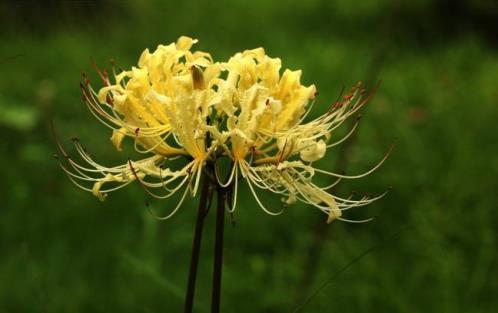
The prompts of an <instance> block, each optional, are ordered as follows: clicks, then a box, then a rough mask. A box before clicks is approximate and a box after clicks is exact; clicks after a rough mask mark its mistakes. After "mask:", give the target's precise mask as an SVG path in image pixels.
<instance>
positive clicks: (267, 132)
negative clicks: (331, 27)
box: [60, 37, 387, 222]
mask: <svg viewBox="0 0 498 313" xmlns="http://www.w3.org/2000/svg"><path fill="white" fill-rule="evenodd" d="M196 42H197V40H193V39H191V38H188V37H181V38H179V39H178V41H177V42H176V43H172V44H170V45H167V46H164V45H159V46H158V47H157V49H156V50H155V51H154V52H152V53H151V52H150V51H149V50H148V49H146V50H145V51H144V52H143V53H142V55H141V56H140V59H139V61H138V66H137V67H132V68H131V70H128V71H121V72H120V73H116V72H115V71H114V73H113V74H114V75H113V79H112V80H111V78H110V77H109V75H108V74H107V72H105V71H104V72H101V71H100V70H99V71H98V72H99V74H100V76H101V78H102V80H103V83H104V86H103V87H102V88H100V89H99V90H98V91H96V90H94V89H93V88H92V86H91V84H90V83H89V81H88V80H87V79H85V81H84V82H83V83H82V84H81V90H82V93H83V98H84V101H85V103H86V104H87V105H88V108H89V109H90V111H91V112H92V113H93V114H94V115H95V117H96V118H97V119H99V120H100V121H101V122H102V123H103V124H105V125H106V126H108V127H109V128H111V129H112V136H111V141H112V143H113V144H114V146H115V147H116V149H117V150H121V145H122V142H123V140H124V139H125V138H130V139H131V140H132V141H133V142H134V145H135V149H136V151H138V152H139V153H142V154H144V155H146V157H145V158H143V159H140V160H136V161H132V160H128V161H127V162H126V163H125V164H123V165H120V166H115V167H105V166H102V165H100V164H98V163H97V162H95V161H94V160H93V159H92V158H91V156H90V155H89V154H88V152H87V151H86V150H85V149H84V148H83V147H82V145H81V144H80V142H79V141H78V140H75V141H74V143H75V146H76V149H77V151H78V153H79V154H80V155H81V157H82V159H83V161H84V162H85V164H80V163H78V162H75V161H74V160H73V159H72V158H70V157H69V156H68V154H67V153H66V152H65V150H64V149H63V147H62V145H60V148H61V151H62V154H63V155H64V157H65V160H66V161H67V162H66V164H63V162H61V165H62V167H63V169H64V170H65V171H66V173H67V174H68V176H69V178H70V179H71V180H72V181H73V182H75V183H76V184H77V185H78V186H80V187H81V188H83V189H85V190H88V191H91V192H92V193H93V194H94V195H95V196H97V197H99V198H100V199H101V200H103V199H104V198H105V196H106V195H107V194H108V193H109V192H111V191H114V190H117V189H119V188H122V187H124V186H126V185H128V184H129V183H131V182H133V181H138V182H139V183H140V184H141V185H142V186H143V187H144V189H145V190H146V191H147V192H148V193H149V194H150V195H152V196H154V197H156V198H160V199H163V198H168V197H170V196H172V195H173V194H175V193H176V192H177V191H180V190H182V189H183V191H182V192H183V194H182V196H181V200H180V201H179V203H178V205H177V207H176V208H175V209H174V210H173V211H172V212H171V213H170V214H168V215H167V216H165V217H164V218H169V217H170V216H172V215H173V214H174V213H175V212H176V211H177V210H178V208H179V207H180V206H181V204H182V202H183V200H184V199H185V198H186V196H187V194H189V193H190V195H191V196H195V195H196V193H197V191H198V187H199V181H200V179H201V176H202V175H203V173H206V175H207V176H208V177H210V178H211V179H212V180H213V183H215V184H216V185H217V186H218V187H220V188H230V190H232V193H233V197H231V198H233V200H232V203H231V205H230V208H229V209H230V210H231V211H233V210H235V207H236V200H237V190H238V185H239V180H240V179H244V180H245V181H246V182H247V184H248V186H249V189H250V190H251V192H252V193H253V195H254V197H255V199H256V201H257V203H258V204H259V205H260V207H261V208H262V209H263V210H264V211H265V212H267V213H269V214H272V215H275V214H280V213H281V211H273V210H269V209H267V208H266V206H265V205H264V204H263V203H262V201H261V200H260V198H259V197H258V191H257V188H259V189H264V190H268V191H271V192H274V193H277V194H280V195H281V196H282V200H283V202H284V203H285V205H288V204H292V203H294V202H296V201H297V200H300V201H302V202H305V203H308V204H310V205H312V206H315V207H317V208H319V209H320V210H321V211H323V212H324V213H326V214H327V216H328V222H331V221H333V220H335V219H340V220H345V221H350V220H348V219H345V218H343V217H342V212H343V211H345V210H348V209H350V208H353V207H357V206H363V205H366V204H369V203H371V202H372V201H375V200H376V199H378V198H379V197H381V196H382V195H380V196H377V197H371V196H368V197H367V196H365V197H363V198H360V199H351V198H341V197H338V196H336V195H333V194H331V193H329V192H327V190H328V189H330V187H331V186H332V185H335V184H336V183H338V182H339V180H341V179H354V178H360V177H363V176H366V175H368V174H369V173H371V172H372V171H374V170H375V169H376V168H378V167H379V166H380V165H381V164H382V162H383V161H384V160H385V158H384V159H383V160H382V161H381V162H379V164H377V165H376V166H375V167H374V168H373V169H372V170H370V171H368V172H366V173H364V174H361V175H356V176H347V175H343V174H340V173H334V172H330V171H327V170H323V169H319V168H316V167H314V165H313V162H315V161H317V160H319V159H321V158H323V157H324V156H325V154H326V151H327V149H328V148H331V147H333V146H336V145H338V144H340V143H341V142H343V141H344V140H345V139H347V137H349V136H350V135H351V134H352V132H353V131H354V130H355V129H356V126H357V123H356V124H355V125H354V127H353V128H352V130H351V131H350V132H349V133H348V134H347V135H346V136H345V137H344V138H341V139H339V140H336V141H335V142H331V140H332V137H333V136H332V135H333V134H335V132H334V131H335V130H336V129H337V128H338V127H339V126H340V125H341V124H342V123H343V122H344V121H345V120H346V119H348V118H349V117H351V116H353V115H356V113H357V112H358V110H359V109H360V108H361V107H362V106H363V105H364V104H365V103H366V101H367V100H368V97H364V94H365V90H364V89H363V88H362V86H361V84H359V85H358V86H356V87H354V88H353V89H352V90H351V92H350V93H349V94H347V95H346V96H344V97H343V98H342V99H341V101H339V102H337V103H335V104H334V105H333V106H332V107H331V108H330V110H328V111H327V112H326V113H325V114H324V115H322V116H320V117H318V118H316V119H312V120H310V121H306V117H307V114H308V113H309V112H310V109H311V108H312V104H313V102H314V99H315V97H316V95H317V91H316V88H315V86H314V85H311V86H304V85H302V84H301V82H300V79H301V71H291V70H288V69H286V70H284V71H283V72H282V71H281V61H280V59H278V58H271V57H269V56H267V55H266V54H265V51H264V50H263V48H257V49H253V50H246V51H243V52H241V53H237V54H235V55H234V56H232V57H231V58H230V59H229V60H228V61H226V62H214V61H213V59H212V57H211V56H210V55H209V54H208V53H206V52H201V51H195V52H192V51H191V48H192V45H193V44H195V43H196ZM386 157H387V155H386ZM176 158H184V159H185V160H186V162H185V164H184V166H183V167H181V168H180V169H175V170H173V169H172V168H170V167H169V166H168V164H169V162H170V160H172V159H176ZM222 158H227V159H229V160H230V164H231V167H230V169H229V171H228V177H227V178H226V179H222V178H220V174H219V173H220V170H219V169H218V167H219V160H220V159H222ZM315 175H328V176H331V177H334V178H335V179H336V181H335V182H334V183H333V184H332V185H331V186H324V187H319V186H318V185H316V184H315V183H314V182H313V178H314V176H315ZM85 184H88V185H85Z"/></svg>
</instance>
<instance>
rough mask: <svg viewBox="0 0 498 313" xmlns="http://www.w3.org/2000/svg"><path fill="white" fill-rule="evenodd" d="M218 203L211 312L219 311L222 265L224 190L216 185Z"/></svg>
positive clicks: (217, 312) (216, 312)
mask: <svg viewBox="0 0 498 313" xmlns="http://www.w3.org/2000/svg"><path fill="white" fill-rule="evenodd" d="M217 192H218V199H217V200H218V203H217V208H216V233H215V242H214V266H213V290H212V298H211V312H212V313H219V312H220V299H221V272H222V266H223V232H224V224H225V201H226V198H225V196H226V195H225V190H224V189H223V188H221V187H220V186H218V188H217Z"/></svg>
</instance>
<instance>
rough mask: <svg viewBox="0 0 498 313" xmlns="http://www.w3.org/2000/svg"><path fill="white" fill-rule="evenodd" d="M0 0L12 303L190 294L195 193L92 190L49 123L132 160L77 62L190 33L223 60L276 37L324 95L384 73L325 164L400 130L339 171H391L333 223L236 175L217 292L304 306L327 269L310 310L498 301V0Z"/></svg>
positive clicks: (201, 301) (8, 299)
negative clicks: (164, 217) (96, 114)
mask: <svg viewBox="0 0 498 313" xmlns="http://www.w3.org/2000/svg"><path fill="white" fill-rule="evenodd" d="M0 12H1V13H0V18H1V19H0V20H1V22H0V23H2V27H1V30H0V35H1V37H0V39H1V41H0V42H1V43H0V45H1V48H0V73H1V75H0V134H1V135H0V136H1V137H0V138H1V141H0V147H1V151H2V153H1V155H0V162H1V164H2V167H1V168H2V170H1V199H0V203H1V204H0V207H1V208H0V312H181V311H182V305H183V296H184V290H185V286H186V280H187V270H188V260H189V253H190V249H191V246H190V245H191V240H192V234H193V229H194V221H195V207H196V202H195V200H190V201H188V202H186V203H185V205H184V206H183V208H182V209H181V210H180V211H179V213H178V214H177V215H176V216H175V217H174V218H173V219H172V220H169V221H166V222H160V221H157V220H155V219H154V218H153V217H152V216H151V215H150V214H149V213H148V212H147V210H146V208H145V204H144V203H145V201H146V200H147V197H146V196H145V194H144V193H143V191H142V190H141V189H140V187H139V186H138V185H136V184H134V185H132V186H129V187H128V188H125V189H122V190H121V191H119V192H116V193H113V194H111V195H110V196H109V197H108V198H107V200H106V201H105V202H99V201H98V200H97V198H95V197H93V196H92V195H91V194H89V193H85V192H82V191H80V190H79V189H77V188H76V187H75V186H73V185H72V184H71V183H70V181H69V180H68V179H67V178H66V177H65V175H64V174H63V172H62V171H61V170H60V169H59V168H58V166H57V163H56V162H55V160H54V159H53V158H52V155H53V153H54V152H55V145H54V142H53V139H52V137H51V135H50V130H49V124H50V120H52V119H53V120H54V121H55V123H56V126H57V129H58V131H59V133H60V135H61V137H62V138H63V139H64V142H65V143H66V144H67V145H68V146H69V145H70V140H69V139H70V138H71V137H73V136H78V137H79V138H80V139H81V141H82V142H83V143H84V144H85V145H86V146H87V147H88V149H89V151H90V152H91V153H93V155H95V158H96V159H97V160H101V161H102V163H104V164H108V165H112V164H121V163H123V162H125V161H126V159H127V157H128V156H129V154H127V153H126V152H125V153H118V152H116V151H115V149H114V147H113V146H112V145H111V144H110V141H109V137H110V135H111V134H110V131H109V130H108V129H106V128H105V127H104V126H102V125H100V124H99V123H98V122H97V121H96V120H95V119H94V118H93V117H92V116H91V114H90V113H89V112H88V110H87V109H86V108H85V106H84V105H83V104H82V102H81V95H80V91H79V87H78V83H79V80H80V73H81V72H82V71H84V72H87V73H89V75H90V76H91V77H92V78H94V81H97V80H96V79H95V78H96V75H95V74H94V73H93V69H92V67H91V58H93V59H95V60H96V62H97V63H98V64H100V65H101V66H103V67H105V66H106V64H108V60H109V59H110V58H113V59H115V60H116V61H117V63H118V64H119V65H120V66H122V67H123V68H127V67H130V66H132V65H133V64H135V63H136V61H137V59H138V56H139V55H140V53H141V51H142V50H143V49H144V48H147V47H148V48H152V49H153V48H155V46H157V45H158V44H160V43H170V42H172V41H175V40H176V38H177V37H178V36H180V35H189V36H192V37H194V38H198V39H199V40H200V42H199V44H198V45H197V46H196V48H197V49H200V50H204V51H209V52H211V53H212V55H213V57H214V58H215V59H217V60H223V59H226V58H227V57H229V56H230V55H231V54H233V53H235V52H237V51H240V50H244V49H248V48H254V47H258V46H263V47H265V49H266V51H267V53H268V54H269V55H270V56H278V57H280V58H281V59H282V60H283V64H284V66H285V67H288V68H291V69H298V68H300V69H302V70H303V81H304V82H305V83H307V84H311V83H314V84H316V85H317V87H318V90H319V91H320V95H319V96H318V100H317V103H316V107H315V111H314V112H315V113H316V114H319V113H323V112H324V111H325V110H326V108H327V107H328V106H329V105H330V104H331V103H333V102H334V101H335V99H336V97H337V96H338V94H339V93H340V90H341V88H342V87H343V86H344V87H346V88H349V87H350V86H352V85H354V84H355V83H356V82H357V81H359V80H362V81H364V82H365V83H366V84H367V86H369V87H372V86H373V85H374V84H375V82H376V81H378V80H382V84H381V87H380V89H379V91H378V92H377V94H376V96H375V97H374V98H373V100H372V101H371V102H370V103H369V104H368V105H367V106H366V107H365V108H364V110H363V113H364V114H363V118H362V122H361V124H360V128H359V131H358V135H357V137H355V138H353V139H352V141H351V142H349V143H348V144H345V145H343V146H339V147H338V148H337V149H335V150H331V151H329V152H328V154H327V158H326V160H324V161H322V162H321V165H322V166H323V167H326V168H328V169H330V170H342V169H343V168H342V167H345V168H346V170H347V171H348V173H360V172H362V171H364V170H367V169H368V168H369V167H370V166H372V165H373V164H375V163H376V162H377V161H378V160H379V159H380V158H382V156H383V154H384V153H385V152H386V150H387V149H388V147H389V146H390V145H391V143H395V145H396V147H395V150H394V153H393V154H392V155H391V157H390V158H389V160H388V161H387V162H386V163H385V165H384V166H383V167H382V168H381V169H380V170H378V171H377V172H376V173H375V174H372V175H371V176H368V177H366V178H364V179H361V180H358V181H351V182H346V183H344V184H342V185H341V186H340V188H339V189H338V190H337V192H338V193H339V194H341V195H348V194H349V192H350V191H351V190H358V191H362V192H363V191H364V192H368V191H370V192H382V191H383V190H384V189H385V188H387V187H388V186H393V187H394V189H393V190H392V191H391V192H390V193H389V194H388V195H387V196H386V197H385V198H384V199H382V200H380V201H378V202H376V203H374V204H372V205H370V206H369V207H366V208H362V209H361V210H357V211H356V212H354V214H353V216H354V217H357V218H360V217H370V216H377V219H376V220H375V221H374V222H371V223H368V224H359V225H356V224H347V223H341V222H335V223H333V224H331V225H328V226H325V227H324V222H325V221H324V219H325V217H324V216H323V215H322V214H321V213H320V212H319V211H318V210H317V209H314V208H311V207H307V206H304V205H294V206H291V207H289V209H288V210H287V211H286V212H285V214H283V215H281V216H279V217H271V216H269V215H266V214H265V213H264V212H263V211H262V210H260V209H259V208H258V207H257V206H256V203H255V201H253V200H252V197H251V196H248V189H247V187H246V186H244V188H243V189H242V190H241V198H240V201H239V206H238V208H237V211H236V214H235V218H236V221H237V225H236V227H235V228H232V227H228V226H227V229H226V233H225V234H226V242H225V252H226V257H225V267H224V273H223V296H222V309H223V312H237V313H239V312H292V311H293V310H294V309H295V308H296V307H298V306H299V305H300V304H301V303H303V302H304V301H305V300H306V299H307V298H308V297H309V296H310V295H312V294H313V293H314V292H315V291H316V290H317V288H319V287H320V286H321V285H322V284H323V283H324V282H327V281H328V282H329V284H328V285H326V286H325V287H323V288H322V289H321V290H320V291H319V292H318V293H317V294H316V296H314V297H313V298H312V299H311V300H310V301H309V302H308V303H307V304H306V305H305V306H304V307H303V308H302V312H438V313H443V312H448V313H449V312H451V313H453V312H491V311H494V310H496V308H497V307H498V299H497V297H496V294H497V292H498V262H497V249H496V247H498V236H497V231H496V227H497V226H498V208H497V203H498V193H497V192H498V129H497V123H498V50H497V48H498V41H497V38H498V36H497V29H498V27H497V22H496V21H498V5H497V4H496V2H495V1H493V0H480V1H470V0H469V1H429V0H425V1H416V2H406V4H405V1H387V0H386V1H383V0H368V1H340V0H336V1H319V0H310V1H297V0H291V1H282V2H277V1H263V0H255V1H251V2H248V1H236V2H226V1H219V2H214V1H203V2H195V1H175V2H170V3H166V4H163V2H162V1H153V2H146V1H144V2H139V1H124V2H122V1H74V2H73V1H49V2H47V3H44V4H43V5H42V4H41V3H40V4H39V3H38V2H35V1H15V2H11V3H4V4H1V5H0ZM132 156H133V155H132ZM323 182H325V181H323ZM262 196H263V197H264V198H265V199H266V200H267V201H273V200H271V199H269V198H270V197H268V199H267V196H266V195H264V193H262ZM272 199H273V198H272ZM151 203H152V207H153V208H154V209H156V210H164V212H166V211H167V210H168V208H170V207H171V206H172V205H173V203H172V202H157V201H155V202H151ZM274 203H277V202H274ZM211 213H212V212H211ZM213 224H214V215H213V214H210V215H209V217H208V224H207V227H206V229H205V237H204V241H203V246H202V251H201V264H200V269H199V273H200V276H199V281H198V282H199V284H198V288H197V298H196V301H197V302H196V311H197V312H208V311H209V302H210V286H211V267H212V249H213V240H212V238H213V235H214V228H213ZM227 225H228V224H227ZM314 238H315V239H314ZM313 242H315V243H313ZM317 243H318V244H317ZM310 245H314V247H315V248H311V249H310ZM371 247H375V248H374V249H373V250H371V251H370V252H369V253H368V254H366V255H365V256H364V257H363V258H362V259H361V260H359V261H358V262H356V263H354V264H352V265H351V266H350V267H349V268H348V269H347V270H346V271H344V272H342V273H341V274H340V275H339V276H335V274H336V273H337V272H338V271H340V270H341V268H343V267H344V266H345V265H347V264H348V263H349V262H350V261H352V260H354V259H355V258H356V257H357V256H358V255H361V254H362V253H363V252H364V251H367V250H368V249H370V248H371ZM310 255H311V256H312V257H311V260H310V259H307V256H310ZM303 277H305V279H303ZM334 277H335V278H334ZM331 278H333V279H331ZM493 308H494V309H493Z"/></svg>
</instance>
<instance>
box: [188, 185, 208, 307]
mask: <svg viewBox="0 0 498 313" xmlns="http://www.w3.org/2000/svg"><path fill="white" fill-rule="evenodd" d="M203 176H204V177H203V178H202V179H203V183H202V191H201V197H200V199H199V208H198V210H197V221H196V223H195V232H194V239H193V242H192V254H191V257H190V270H189V274H188V282H187V293H186V295H185V310H184V312H185V313H192V310H193V307H194V294H195V281H196V278H197V267H198V265H199V253H200V248H201V241H202V230H203V228H204V219H205V218H206V214H207V212H208V210H209V206H210V204H211V199H212V192H210V190H209V189H210V180H209V178H208V177H206V175H203Z"/></svg>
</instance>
